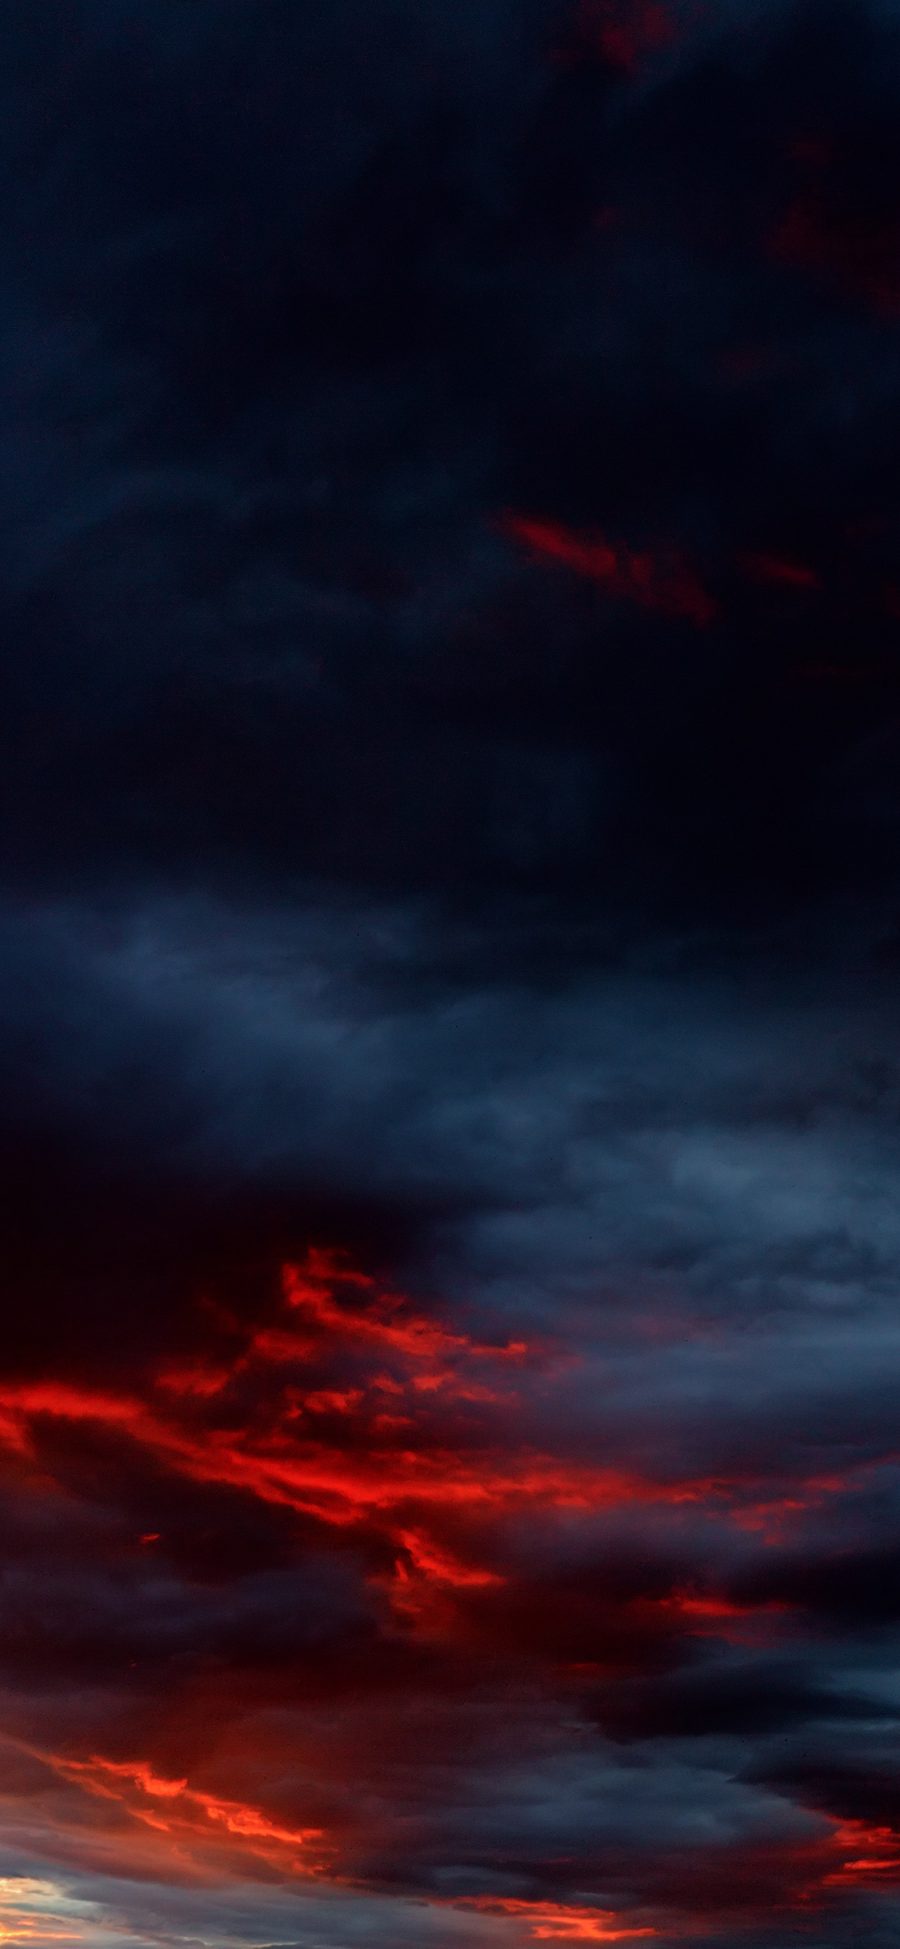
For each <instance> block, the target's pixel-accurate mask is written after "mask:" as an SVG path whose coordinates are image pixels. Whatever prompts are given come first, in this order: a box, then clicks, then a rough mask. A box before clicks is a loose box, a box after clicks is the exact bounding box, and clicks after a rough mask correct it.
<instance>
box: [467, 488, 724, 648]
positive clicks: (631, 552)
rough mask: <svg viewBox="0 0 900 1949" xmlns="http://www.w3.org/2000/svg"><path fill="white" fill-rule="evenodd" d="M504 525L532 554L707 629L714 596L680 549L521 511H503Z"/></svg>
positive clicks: (624, 598)
mask: <svg viewBox="0 0 900 1949" xmlns="http://www.w3.org/2000/svg"><path fill="white" fill-rule="evenodd" d="M501 525H502V527H503V529H504V532H505V533H506V534H508V535H510V536H511V537H512V539H513V540H514V541H518V542H521V543H522V545H523V546H524V547H525V548H527V549H528V550H529V552H530V553H531V554H533V555H535V556H538V557H541V558H544V559H546V560H548V561H553V562H558V563H559V564H560V565H561V566H562V567H563V568H569V569H572V570H574V572H575V573H576V574H577V575H583V576H585V577H586V578H587V579H588V581H591V582H597V583H599V584H600V585H601V587H603V588H605V589H606V590H608V592H609V594H610V595H611V596H614V597H616V598H617V599H618V600H620V601H623V602H633V603H636V604H637V605H638V607H639V608H641V609H654V610H657V611H658V612H659V613H660V614H661V615H664V616H674V617H683V618H684V619H685V620H686V621H687V622H692V623H694V624H695V625H696V626H697V628H705V627H706V625H707V624H709V623H711V622H712V621H713V619H714V617H715V615H716V605H715V603H714V601H713V599H712V597H711V596H710V595H709V593H708V592H707V590H706V589H705V588H704V587H703V584H702V582H700V580H699V578H698V577H697V575H696V574H695V572H694V570H693V569H692V568H691V567H690V566H689V565H688V563H686V562H685V561H684V559H683V557H682V556H681V555H680V554H679V553H678V551H677V550H674V549H663V550H660V551H658V552H657V553H656V554H653V553H639V552H638V551H637V550H635V549H631V548H627V547H625V546H624V544H622V543H618V544H614V543H612V542H610V541H607V540H606V539H605V537H604V536H602V535H594V536H592V537H589V536H583V535H576V534H573V533H572V532H571V530H570V529H568V528H564V527H563V526H562V525H561V524H560V523H559V522H556V521H544V520H536V519H533V518H532V517H531V516H526V515H519V514H507V515H504V516H503V518H502V523H501Z"/></svg>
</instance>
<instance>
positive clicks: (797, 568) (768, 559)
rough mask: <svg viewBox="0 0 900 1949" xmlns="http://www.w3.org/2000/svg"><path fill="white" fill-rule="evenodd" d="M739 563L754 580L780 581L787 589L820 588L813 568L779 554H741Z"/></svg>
mask: <svg viewBox="0 0 900 1949" xmlns="http://www.w3.org/2000/svg"><path fill="white" fill-rule="evenodd" d="M741 565H742V567H743V569H744V571H745V573H746V574H747V575H749V576H751V577H752V579H753V581H754V582H780V583H782V584H783V586H784V587H785V588H789V589H820V588H821V586H822V584H821V582H820V580H819V577H818V576H817V574H816V572H815V569H812V568H807V567H806V565H805V563H803V562H790V561H786V560H785V559H784V558H783V557H782V556H779V555H743V556H742V557H741Z"/></svg>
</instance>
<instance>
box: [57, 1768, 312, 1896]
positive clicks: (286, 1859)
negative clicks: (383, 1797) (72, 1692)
mask: <svg viewBox="0 0 900 1949" xmlns="http://www.w3.org/2000/svg"><path fill="white" fill-rule="evenodd" d="M41 1757H42V1758H43V1759H44V1760H45V1763H46V1764H47V1765H49V1766H50V1767H52V1769H53V1771H54V1772H55V1773H57V1774H59V1776H60V1777H61V1778H62V1779H64V1780H67V1781H68V1782H69V1784H70V1785H74V1786H77V1787H80V1788H81V1790H82V1791H83V1792H85V1793H89V1794H92V1795H94V1796H96V1797H97V1798H100V1799H103V1800H114V1801H116V1802H118V1803H119V1804H120V1805H121V1806H122V1807H123V1808H124V1809H125V1811H126V1812H127V1813H128V1814H129V1815H130V1816H131V1818H132V1819H134V1820H137V1821H140V1822H142V1823H143V1824H144V1825H145V1826H149V1827H151V1828H153V1829H155V1830H156V1832H157V1833H159V1834H163V1835H166V1836H168V1837H169V1839H170V1840H171V1841H172V1842H179V1843H184V1842H185V1841H191V1840H193V1841H194V1842H200V1843H202V1842H203V1841H204V1840H207V1841H208V1840H209V1839H210V1837H211V1836H212V1837H214V1836H215V1833H216V1830H217V1829H219V1830H224V1831H225V1833H226V1834H227V1835H229V1836H230V1837H232V1839H233V1840H234V1841H235V1842H236V1843H237V1844H238V1846H239V1848H241V1847H242V1848H244V1849H246V1851H247V1852H248V1853H250V1854H251V1855H258V1856H259V1857H260V1859H262V1860H264V1861H267V1862H269V1863H270V1864H271V1865H272V1866H274V1867H281V1868H282V1869H284V1870H289V1871H290V1872H291V1873H292V1874H303V1875H310V1876H315V1875H318V1874H319V1873H320V1872H321V1870H322V1866H323V1859H324V1856H325V1854H327V1853H330V1850H328V1849H327V1848H326V1847H325V1845H324V1836H323V1834H322V1830H321V1829H320V1828H317V1827H304V1828H294V1827H286V1826H283V1825H282V1824H281V1823H280V1822H279V1821H274V1820H271V1819H270V1818H269V1817H268V1815H266V1814H264V1813H262V1812H261V1811H260V1809H259V1808H257V1807H252V1806H247V1805H245V1804H244V1803H243V1802H241V1801H238V1800H231V1799H225V1798H223V1797H222V1796H220V1795H217V1794H211V1793H204V1792H202V1791H201V1790H200V1789H198V1788H196V1787H191V1786H189V1784H188V1781H187V1780H186V1779H170V1778H168V1777H167V1776H166V1775H164V1774H160V1773H158V1772H157V1771H156V1770H155V1768H154V1767H153V1766H151V1765H150V1764H148V1763H147V1762H146V1761H144V1760H129V1761H121V1760H110V1759H104V1758H102V1757H100V1756H99V1755H96V1754H95V1755H93V1756H92V1757H91V1758H90V1759H85V1760H78V1759H70V1758H68V1757H64V1756H61V1755H59V1754H43V1755H41ZM148 1802H149V1803H150V1805H149V1807H148V1805H147V1803H148Z"/></svg>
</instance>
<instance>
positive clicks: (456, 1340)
mask: <svg viewBox="0 0 900 1949" xmlns="http://www.w3.org/2000/svg"><path fill="white" fill-rule="evenodd" d="M282 1281H283V1290H284V1297H285V1300H286V1302H287V1304H288V1306H289V1307H291V1308H292V1309H293V1310H294V1311H296V1312H299V1313H300V1314H301V1316H302V1318H303V1319H304V1320H306V1321H308V1322H309V1323H310V1324H311V1325H313V1326H315V1327H318V1328H319V1329H321V1331H323V1332H324V1333H326V1334H328V1335H331V1336H333V1337H336V1338H345V1339H349V1340H351V1341H367V1340H368V1341H374V1342H377V1343H378V1344H379V1345H380V1346H382V1347H384V1348H386V1349H390V1350H391V1351H393V1352H395V1353H397V1354H400V1355H401V1356H403V1357H405V1358H406V1359H409V1360H414V1361H416V1360H435V1359H438V1360H439V1359H442V1358H446V1357H447V1356H450V1355H453V1354H466V1355H471V1356H475V1357H481V1358H486V1359H490V1360H519V1359H521V1358H522V1357H523V1356H524V1355H525V1354H526V1353H527V1352H528V1348H527V1346H526V1345H525V1343H524V1342H523V1341H514V1342H511V1343H509V1344H507V1345H506V1346H503V1347H488V1346H484V1345H481V1344H479V1343H478V1342H477V1341H475V1340H470V1339H468V1338H467V1336H466V1335H465V1334H458V1333H450V1332H448V1330H447V1329H446V1328H445V1327H442V1326H440V1325H438V1324H437V1323H436V1322H435V1321H434V1320H430V1319H427V1318H425V1317H424V1316H423V1315H420V1314H415V1313H409V1312H407V1311H406V1310H405V1302H404V1300H403V1299H402V1298H401V1297H400V1296H399V1295H398V1294H394V1293H377V1294H376V1295H375V1296H374V1297H373V1298H370V1299H369V1300H368V1304H367V1305H366V1306H365V1308H364V1309H363V1308H360V1307H359V1306H357V1307H355V1308H354V1309H350V1308H348V1307H346V1306H343V1305H339V1304H338V1301H337V1299H336V1298H335V1287H336V1286H351V1287H359V1288H362V1289H363V1290H364V1291H366V1293H367V1294H368V1293H370V1292H371V1291H372V1288H373V1287H374V1283H375V1282H374V1280H372V1279H368V1278H365V1277H364V1276H363V1275H362V1274H361V1273H356V1272H352V1271H346V1270H344V1269H343V1265H342V1262H341V1261H339V1260H337V1258H336V1255H335V1254H333V1253H326V1252H320V1251H316V1250H313V1251H310V1252H309V1253H308V1254H307V1257H306V1259H305V1261H304V1263H303V1265H300V1266H297V1265H287V1266H285V1267H284V1271H283V1275H282Z"/></svg>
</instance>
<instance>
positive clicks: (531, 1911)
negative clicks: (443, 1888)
mask: <svg viewBox="0 0 900 1949" xmlns="http://www.w3.org/2000/svg"><path fill="white" fill-rule="evenodd" d="M458 1906H459V1907H466V1908H477V1909H479V1910H480V1911H481V1912H482V1913H483V1914H487V1915H514V1916H516V1917H517V1918H518V1920H519V1921H521V1922H524V1923H525V1926H526V1927H527V1929H528V1932H529V1935H530V1936H531V1937H532V1940H533V1941H540V1942H635V1941H636V1940H637V1939H638V1937H639V1936H642V1937H645V1938H646V1937H647V1936H655V1935H658V1934H659V1931H658V1929H650V1928H643V1929H631V1928H627V1927H625V1926H623V1924H622V1921H621V1918H620V1917H618V1916H616V1915H614V1914H613V1913H612V1911H611V1910H610V1909H608V1908H574V1907H572V1906H571V1905H569V1904H564V1903H560V1902H521V1901H514V1900H512V1899H511V1898H510V1897H508V1896H506V1897H504V1896H501V1895H476V1896H473V1897H472V1899H471V1900H470V1901H467V1902H465V1903H459V1904H458Z"/></svg>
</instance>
